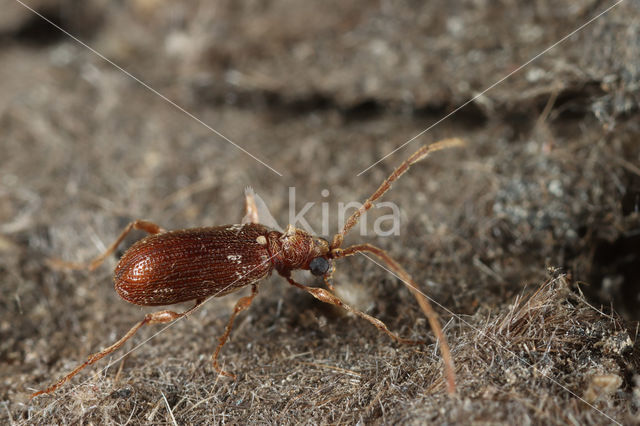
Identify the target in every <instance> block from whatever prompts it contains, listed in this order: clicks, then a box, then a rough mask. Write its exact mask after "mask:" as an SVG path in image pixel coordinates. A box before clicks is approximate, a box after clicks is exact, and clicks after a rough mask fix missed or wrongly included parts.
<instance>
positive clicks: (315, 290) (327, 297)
mask: <svg viewBox="0 0 640 426" xmlns="http://www.w3.org/2000/svg"><path fill="white" fill-rule="evenodd" d="M285 278H286V279H287V281H289V284H291V285H293V286H296V287H298V288H301V289H303V290H304V291H306V292H308V293H311V295H312V296H313V297H315V298H316V299H318V300H320V301H321V302H325V303H329V304H331V305H336V306H339V307H341V308H342V309H344V310H346V311H349V312H351V313H353V314H355V315H357V316H359V317H360V318H364V319H366V320H367V321H369V322H370V323H371V324H373V325H374V326H376V328H377V329H378V330H380V331H383V332H385V333H387V335H388V336H389V337H391V338H392V339H393V340H395V341H396V342H399V343H406V344H409V345H420V344H424V343H425V342H423V341H421V340H409V339H403V338H402V337H399V336H397V335H396V334H394V333H392V332H391V331H390V330H389V329H388V328H387V326H386V325H385V323H383V322H382V321H380V320H379V319H377V318H375V317H372V316H371V315H367V314H365V313H364V312H361V311H359V310H357V309H356V308H353V307H351V306H349V305H347V304H346V303H344V302H343V301H342V300H341V299H340V298H339V297H338V296H336V295H335V294H333V293H331V292H330V291H329V290H325V289H324V288H319V287H307V286H306V285H304V284H300V283H298V282H296V281H294V280H293V279H292V278H291V277H285Z"/></svg>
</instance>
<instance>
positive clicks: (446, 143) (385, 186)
mask: <svg viewBox="0 0 640 426" xmlns="http://www.w3.org/2000/svg"><path fill="white" fill-rule="evenodd" d="M465 144H466V143H465V141H463V140H462V139H459V138H450V139H443V140H441V141H439V142H436V143H432V144H431V145H425V146H423V147H422V148H420V149H419V150H417V151H416V152H414V153H413V154H412V155H411V156H410V157H409V158H407V159H406V160H404V161H403V162H402V164H400V166H398V168H397V169H395V170H394V171H393V173H391V175H389V177H388V178H386V179H385V180H384V182H382V184H381V185H380V187H379V188H378V189H377V190H376V192H374V193H373V194H372V195H371V196H370V197H369V198H368V199H367V201H365V202H364V204H363V205H362V206H360V208H359V209H358V210H356V211H355V212H353V214H352V215H351V216H350V217H349V219H348V220H347V222H346V223H345V224H344V227H343V228H342V231H340V232H338V233H337V234H336V235H334V236H333V242H332V243H331V249H332V250H333V249H336V248H339V247H340V246H341V245H342V241H343V240H344V236H345V235H346V234H347V232H349V230H351V228H353V227H354V226H355V225H356V224H357V223H358V220H360V217H361V216H362V215H363V214H364V213H365V212H366V211H367V210H369V209H370V208H371V207H372V206H373V202H374V201H376V200H377V199H378V198H380V197H382V195H383V194H384V193H385V192H387V191H388V190H389V189H391V184H392V183H393V182H394V181H396V180H397V179H398V178H399V177H400V176H402V175H403V174H404V173H405V172H406V171H407V170H409V167H411V166H412V165H413V164H415V163H417V162H418V161H420V160H422V159H423V158H425V157H426V156H427V155H429V154H431V153H432V152H434V151H440V150H441V149H446V148H452V147H455V146H464V145H465Z"/></svg>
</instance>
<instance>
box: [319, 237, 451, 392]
mask: <svg viewBox="0 0 640 426" xmlns="http://www.w3.org/2000/svg"><path fill="white" fill-rule="evenodd" d="M363 252H367V253H371V254H373V255H374V256H376V257H377V258H378V259H380V260H381V261H383V262H384V263H385V264H386V265H387V267H388V268H389V269H388V271H390V272H391V273H392V274H393V275H395V276H396V278H399V279H400V280H401V281H402V282H403V283H404V284H405V285H406V286H407V287H408V288H409V291H410V292H411V294H413V296H414V297H415V298H416V300H417V302H418V304H419V305H420V308H421V309H422V312H424V314H425V315H426V317H427V320H428V321H429V326H430V327H431V330H433V334H434V335H435V336H436V339H437V341H438V345H439V346H440V352H441V353H442V359H443V361H444V370H445V376H446V378H447V389H448V392H449V394H453V393H455V391H456V374H455V367H454V364H453V357H452V356H451V350H450V349H449V343H447V338H446V336H445V335H444V332H443V331H442V326H441V325H440V319H439V317H438V314H437V313H436V311H435V310H434V309H433V307H432V306H431V302H429V299H427V297H426V296H425V295H424V293H422V292H421V291H420V289H419V287H418V284H417V283H416V282H415V281H414V280H413V278H411V275H409V273H408V272H407V271H405V269H404V268H403V267H402V266H401V265H400V264H399V263H398V262H396V261H395V260H393V259H392V258H391V256H389V254H388V253H387V252H386V251H384V250H382V249H381V248H380V247H376V246H374V245H371V244H358V245H354V246H350V247H347V248H345V249H341V248H337V249H333V250H332V251H331V253H332V255H333V258H334V259H337V258H340V257H347V256H353V255H355V254H356V253H361V254H362V253H363ZM365 257H369V256H365ZM369 260H371V258H369Z"/></svg>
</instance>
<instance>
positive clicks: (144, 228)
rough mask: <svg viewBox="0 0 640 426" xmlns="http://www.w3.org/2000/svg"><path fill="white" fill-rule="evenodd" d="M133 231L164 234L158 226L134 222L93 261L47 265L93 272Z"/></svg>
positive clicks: (139, 221) (55, 262)
mask: <svg viewBox="0 0 640 426" xmlns="http://www.w3.org/2000/svg"><path fill="white" fill-rule="evenodd" d="M134 229H139V230H142V231H146V232H148V233H149V234H160V233H163V232H166V231H165V230H164V229H163V228H161V227H160V226H158V225H156V224H155V223H153V222H148V221H146V220H135V221H133V222H131V223H129V224H128V225H127V226H126V227H125V228H124V230H123V231H122V232H121V233H120V236H119V237H118V238H117V239H116V240H115V241H114V243H113V244H111V245H110V246H109V248H108V249H107V250H106V251H105V252H104V253H102V254H101V255H99V256H97V257H96V258H95V259H93V260H92V261H91V262H89V263H74V262H65V261H63V260H59V259H47V263H48V264H49V265H50V266H52V267H53V268H55V269H75V270H82V269H86V270H88V271H93V270H95V269H96V268H97V267H98V266H100V265H101V264H102V262H104V261H105V259H106V258H107V257H109V256H110V255H111V254H112V253H113V252H115V251H116V249H117V248H118V246H119V245H120V243H121V242H122V240H124V239H125V237H126V236H127V234H129V232H131V231H133V230H134Z"/></svg>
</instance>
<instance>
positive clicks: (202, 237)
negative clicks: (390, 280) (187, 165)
mask: <svg viewBox="0 0 640 426" xmlns="http://www.w3.org/2000/svg"><path fill="white" fill-rule="evenodd" d="M461 145H464V142H463V141H462V140H461V139H457V138H452V139H445V140H442V141H440V142H436V143H433V144H430V145H425V146H423V147H422V148H420V149H419V150H418V151H416V152H415V153H414V154H413V155H411V156H410V157H409V158H407V159H406V160H405V161H404V162H403V163H402V164H400V166H399V167H398V168H396V169H395V170H394V172H393V173H391V175H390V176H389V177H388V178H387V179H385V181H384V182H383V183H382V184H381V185H380V187H379V188H378V189H377V190H376V191H375V192H374V193H373V194H372V195H371V196H370V197H369V198H368V199H367V200H366V201H365V202H364V204H362V205H361V206H360V208H359V209H358V210H356V211H355V212H354V213H353V214H352V215H351V216H350V217H349V219H348V220H347V221H346V223H345V224H344V227H343V228H342V230H341V231H340V232H339V233H337V234H335V235H334V237H333V240H332V241H331V243H329V241H327V240H325V239H322V238H317V237H314V236H312V235H310V234H308V233H307V232H305V231H304V230H301V229H298V228H295V227H294V226H292V225H289V226H288V227H287V228H286V230H285V232H279V231H276V230H274V229H271V228H268V227H266V226H264V225H261V224H260V223H259V217H258V210H257V207H256V203H255V199H254V197H253V193H251V192H247V193H246V197H245V212H246V214H245V217H244V218H243V220H242V223H241V224H236V225H226V226H213V227H202V228H192V229H182V230H176V231H166V230H164V229H163V228H161V227H160V226H158V225H156V224H154V223H152V222H148V221H144V220H136V221H134V222H131V223H130V224H129V225H128V226H127V227H126V228H125V229H124V230H123V231H122V233H121V234H120V236H119V237H118V238H117V239H116V241H115V242H114V243H113V244H112V245H111V246H110V247H109V248H108V249H107V250H106V251H105V252H104V253H102V254H101V255H100V256H98V257H96V258H95V259H94V260H93V261H92V262H91V263H89V264H87V265H84V264H74V263H67V262H61V261H56V262H54V264H55V265H57V266H59V267H60V266H61V267H65V268H71V269H88V270H89V271H93V270H95V269H96V268H97V267H98V266H100V265H101V264H102V263H103V262H104V260H105V259H106V258H107V257H108V256H110V255H111V254H112V253H113V252H115V250H116V249H117V247H118V245H119V244H120V243H121V242H122V240H123V239H124V238H125V237H126V235H127V234H128V233H129V232H130V231H132V230H133V229H139V230H143V231H146V232H147V233H149V234H150V235H149V236H147V237H145V238H143V239H141V240H139V241H138V242H136V243H135V244H134V245H132V246H131V247H130V248H129V249H128V250H127V251H126V252H125V253H124V255H123V256H122V258H121V259H120V261H119V262H118V264H117V266H116V268H115V271H114V286H115V290H116V291H117V293H118V294H119V295H120V297H121V298H122V299H124V300H126V301H127V302H130V303H133V304H136V305H142V306H162V305H172V304H175V303H180V302H187V301H195V304H194V306H193V307H192V308H190V309H188V310H187V311H185V312H182V313H177V312H174V311H171V310H162V311H158V312H153V313H149V314H146V315H145V317H144V319H142V320H141V321H140V322H138V323H137V324H136V325H134V326H133V327H132V328H131V329H130V330H129V331H128V332H127V333H126V334H125V335H124V336H123V337H122V338H121V339H120V340H118V341H117V342H115V343H114V344H112V345H111V346H109V347H107V348H105V349H103V350H102V351H100V352H97V353H95V354H92V355H90V356H89V358H88V359H87V361H85V362H84V363H83V364H81V365H79V366H78V367H76V368H75V369H74V370H73V371H71V372H70V373H69V374H67V375H66V376H65V377H63V378H62V379H60V380H59V381H58V382H56V383H55V384H53V385H51V386H50V387H48V388H46V389H44V390H41V391H38V392H36V393H34V394H32V396H31V397H32V398H33V397H35V396H38V395H41V394H46V393H51V392H53V391H55V390H56V389H58V388H59V387H60V386H62V385H63V384H64V383H65V382H67V381H68V380H70V379H71V378H72V377H73V376H75V375H76V374H77V373H78V372H79V371H80V370H82V369H83V368H85V367H87V366H88V365H91V364H93V363H95V362H97V361H98V360H100V359H102V358H103V357H105V356H106V355H109V354H110V353H112V352H114V351H116V350H117V349H118V348H120V347H121V346H122V345H123V344H124V343H125V342H126V341H127V340H129V339H130V338H131V337H132V336H133V335H134V334H135V333H136V332H137V331H138V330H139V329H140V328H141V327H142V326H144V325H147V324H160V323H169V322H172V321H175V320H177V319H179V318H182V317H185V316H188V315H189V314H191V313H192V312H193V311H195V310H196V309H198V308H199V307H200V306H201V305H202V304H203V303H204V302H205V301H207V300H208V299H209V298H211V297H220V296H224V295H226V294H229V293H232V292H234V291H236V290H239V289H241V288H244V287H246V286H251V294H250V295H249V296H245V297H242V298H240V299H239V300H238V302H237V303H236V305H235V308H234V310H233V312H232V314H231V317H230V318H229V320H228V322H227V325H226V327H225V331H224V334H223V335H222V337H220V339H219V344H218V346H217V347H216V350H215V352H214V354H213V356H212V362H213V367H214V368H215V370H216V371H217V372H218V373H219V374H221V375H225V376H230V377H233V378H235V376H234V375H233V374H232V373H229V372H226V371H224V370H223V369H222V368H221V367H220V365H219V363H218V355H219V354H220V350H221V349H222V347H223V346H224V344H225V343H226V341H227V339H228V337H229V334H230V333H231V329H232V327H233V322H234V320H235V318H236V316H237V315H238V314H239V313H240V312H242V311H244V310H246V309H247V308H248V307H249V306H250V305H251V302H252V301H253V299H254V298H255V296H256V295H257V293H258V284H259V282H260V281H261V280H262V279H264V278H265V277H267V276H268V275H270V274H271V273H272V272H273V271H274V270H275V271H276V272H277V273H278V274H280V275H281V276H282V277H284V278H285V279H286V280H287V281H288V282H289V283H290V284H291V285H293V286H295V287H297V288H300V289H302V290H304V291H306V292H308V293H310V294H311V295H312V296H314V297H315V298H316V299H318V300H320V301H322V302H326V303H329V304H332V305H336V306H339V307H341V308H343V309H345V310H347V311H349V312H351V313H353V314H355V315H357V316H359V317H361V318H363V319H365V320H367V321H369V322H370V323H371V324H373V325H374V326H375V327H377V328H378V329H379V330H381V331H383V332H384V333H386V334H387V335H389V337H391V338H392V339H393V340H395V341H397V342H400V343H407V344H417V343H423V342H420V341H415V340H409V339H404V338H401V337H399V336H397V335H396V334H394V333H393V332H391V331H390V330H389V329H388V328H387V326H386V325H385V324H384V323H383V322H382V321H380V320H379V319H377V318H374V317H372V316H370V315H368V314H365V313H364V312H361V311H359V310H357V309H355V308H353V307H351V306H349V305H348V304H346V303H345V302H343V301H342V300H341V299H340V298H339V297H338V296H336V295H335V294H333V290H334V287H333V284H332V283H331V277H332V274H333V271H334V265H333V262H334V261H335V260H336V259H340V258H343V257H347V256H352V255H355V254H357V253H365V252H366V253H370V254H372V255H374V256H375V257H377V258H378V259H380V260H381V261H382V262H383V263H385V264H386V266H387V267H388V268H389V270H390V271H392V273H394V274H395V275H396V276H397V277H398V278H399V279H400V280H402V281H403V282H404V283H405V284H406V285H407V286H408V288H409V290H410V291H411V292H412V294H413V295H414V297H415V298H416V300H417V302H418V304H419V305H420V307H421V309H422V311H423V312H424V313H425V315H426V317H427V320H428V321H429V325H430V327H431V329H432V331H433V333H434V335H435V336H436V338H437V340H438V344H439V348H440V352H441V354H442V357H443V361H444V373H445V377H446V382H447V390H448V392H449V393H454V392H455V373H454V366H453V360H452V357H451V352H450V349H449V345H448V343H447V340H446V338H445V336H444V333H443V331H442V327H441V325H440V321H439V319H438V315H437V313H436V312H435V311H434V309H433V308H432V306H431V304H430V302H429V300H428V299H427V298H426V297H425V295H424V294H423V293H422V292H421V291H420V290H419V289H418V285H417V284H416V283H415V281H414V280H413V279H412V278H411V276H410V275H409V274H408V273H407V272H406V271H405V269H404V268H403V267H402V266H401V265H400V264H399V263H397V262H396V261H395V260H393V259H392V258H391V257H390V256H389V255H388V254H387V253H386V252H385V251H384V250H382V249H381V248H379V247H376V246H373V245H371V244H356V245H352V246H349V247H347V248H342V247H341V246H342V243H343V241H344V237H345V235H346V234H347V233H348V232H349V230H350V229H351V228H353V227H354V226H355V225H356V224H357V223H358V220H359V219H360V217H361V216H362V215H363V214H364V213H365V212H366V211H367V210H369V209H370V208H371V207H372V206H373V202H374V201H376V200H377V199H378V198H380V197H381V196H382V195H383V194H384V193H385V192H387V191H388V190H389V189H390V188H391V184H392V183H393V182H394V181H395V180H397V179H398V178H399V177H400V176H402V175H403V174H404V173H405V172H406V171H407V170H408V169H409V167H410V166H411V165H413V164H414V163H416V162H418V161H420V160H422V159H423V158H425V157H426V156H427V155H429V154H430V153H432V152H434V151H438V150H441V149H445V148H449V147H454V146H461ZM297 269H301V270H308V271H310V272H311V273H312V274H313V275H316V276H320V277H323V278H324V283H325V285H326V286H327V289H324V288H320V287H309V286H306V285H304V284H301V283H298V282H297V281H295V280H294V279H293V278H292V277H291V272H292V271H294V270H297Z"/></svg>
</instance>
